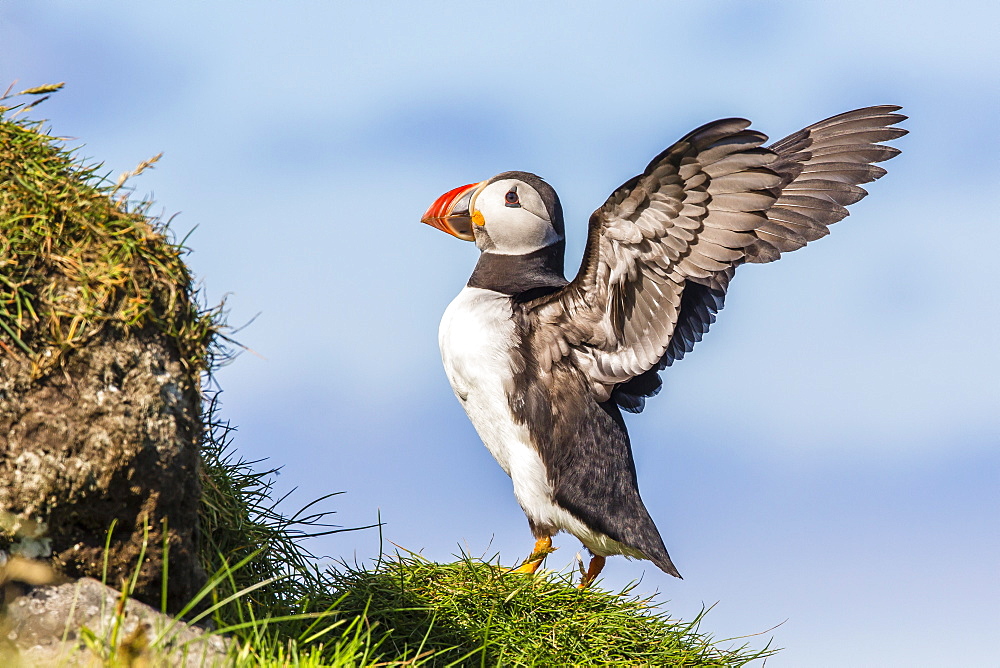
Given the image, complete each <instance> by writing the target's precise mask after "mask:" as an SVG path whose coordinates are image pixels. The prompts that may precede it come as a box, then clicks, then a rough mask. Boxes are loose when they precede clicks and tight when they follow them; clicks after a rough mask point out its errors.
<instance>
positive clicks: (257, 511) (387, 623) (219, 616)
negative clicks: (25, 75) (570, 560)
mask: <svg viewBox="0 0 1000 668" xmlns="http://www.w3.org/2000/svg"><path fill="white" fill-rule="evenodd" d="M56 89H58V86H49V87H40V88H37V89H33V90H29V91H24V94H25V95H27V96H29V98H30V96H32V95H35V96H41V95H44V94H47V93H50V92H52V91H54V90H56ZM8 92H9V91H8ZM15 98H16V96H10V95H4V96H2V97H0V367H2V366H3V364H4V363H5V360H6V361H7V362H11V361H14V362H16V366H17V368H23V369H28V370H29V373H28V376H29V377H37V376H39V375H41V374H44V373H46V372H48V371H51V370H52V369H53V368H54V367H55V365H57V364H59V363H60V360H61V359H63V358H65V357H67V356H68V353H69V352H71V351H73V350H75V349H79V348H81V347H83V346H86V345H87V344H88V342H89V341H91V340H92V339H94V338H96V337H98V336H107V335H109V333H111V334H114V333H116V332H117V333H127V332H129V331H132V330H143V329H146V328H153V329H155V330H156V331H158V332H161V333H163V334H165V335H167V336H168V337H169V339H170V340H171V341H173V344H174V345H175V346H176V347H177V350H178V351H179V352H180V353H181V357H182V359H183V360H184V361H185V363H186V364H187V365H188V368H189V369H190V370H191V371H192V372H194V373H196V374H203V377H204V378H206V379H207V378H208V375H209V374H210V373H211V371H212V369H213V368H214V366H215V365H216V364H217V363H218V362H219V361H220V360H224V359H226V357H227V355H226V351H225V349H224V348H223V347H221V345H220V344H225V343H226V342H227V341H228V340H227V339H226V338H225V337H224V336H223V335H222V334H221V333H220V332H221V330H222V329H223V327H224V325H223V323H222V315H221V314H222V311H221V308H206V307H204V306H203V305H201V303H200V300H199V297H198V295H197V293H196V291H195V289H194V287H193V284H192V278H191V275H190V272H189V270H188V269H187V267H186V265H185V264H184V262H183V255H184V253H185V249H184V248H183V247H182V244H178V243H175V242H174V241H173V240H172V238H171V237H170V234H169V230H168V229H167V226H166V224H165V223H164V222H163V221H161V220H159V219H157V218H156V217H153V216H150V215H149V211H150V208H151V203H150V202H147V201H140V202H138V203H133V202H131V201H130V200H129V194H130V190H129V188H128V187H127V186H126V177H128V176H130V175H135V174H138V173H139V172H141V171H142V170H143V169H145V168H148V167H149V166H150V165H151V164H153V162H155V160H151V161H148V162H147V163H144V164H143V165H140V166H139V167H138V168H137V169H136V170H134V171H133V172H132V173H131V174H127V175H123V178H121V179H118V180H117V181H115V182H112V181H111V180H109V179H108V178H107V177H106V176H104V175H102V174H101V173H100V170H101V167H100V166H99V165H96V166H95V165H89V164H86V163H85V162H83V161H81V160H80V159H78V158H77V157H76V156H75V155H74V153H73V152H72V151H69V150H67V149H66V148H65V147H64V145H63V142H62V141H61V140H59V139H57V138H54V137H52V136H51V135H50V134H48V132H47V131H46V130H45V129H44V128H43V127H42V125H41V124H40V123H38V122H35V121H29V120H25V119H24V118H23V117H21V116H19V115H18V114H21V113H22V112H23V111H25V110H26V109H28V108H30V107H31V106H32V105H30V104H29V105H25V104H14V103H13V101H12V100H14V99H15ZM18 99H24V98H18ZM5 105H9V106H5ZM29 380H30V378H29ZM203 406H204V412H203V415H202V424H203V425H204V426H205V431H204V435H203V441H202V443H201V447H200V457H201V466H200V475H201V486H202V490H203V491H202V498H201V511H200V522H201V536H202V544H201V547H200V558H201V564H202V566H203V567H204V569H205V571H206V572H207V573H210V574H214V575H212V577H211V578H210V580H209V583H208V585H207V586H206V587H205V588H204V589H203V590H202V591H201V593H200V594H199V595H198V596H197V597H196V599H195V600H194V601H192V604H191V605H190V606H188V608H187V609H186V610H185V614H186V615H187V617H189V618H192V617H193V618H196V619H199V620H205V619H206V618H211V619H212V620H213V621H214V626H215V629H216V630H217V632H224V633H228V634H231V635H232V636H234V637H235V639H236V640H237V644H238V646H239V653H238V656H237V657H235V662H236V664H237V665H246V666H256V665H265V666H270V665H273V666H285V665H303V666H313V665H315V666H319V665H336V666H358V665H433V666H447V665H456V666H464V665H469V666H484V665H510V666H528V665H567V664H573V665H607V664H619V665H657V666H660V665H675V666H739V665H744V664H745V663H747V662H750V661H753V660H755V659H759V658H762V657H765V656H767V655H769V654H770V653H771V651H770V650H767V649H765V650H756V651H755V650H750V649H748V648H747V647H737V648H734V649H727V648H724V647H719V646H717V645H716V644H713V642H712V641H711V639H710V638H709V637H707V636H706V635H704V634H703V633H701V632H700V631H699V629H698V623H699V621H700V617H699V619H696V620H694V621H693V622H689V623H684V622H675V621H672V620H669V619H668V618H667V617H666V616H665V614H664V613H663V612H661V611H659V610H658V609H657V608H656V606H655V605H654V604H653V603H652V602H651V601H648V600H644V599H639V598H636V597H634V596H632V595H631V594H630V593H629V592H628V591H626V592H621V593H617V594H612V593H607V592H603V591H600V590H598V589H593V590H590V591H586V592H580V591H578V590H577V589H576V588H575V586H574V585H573V584H572V582H571V581H570V578H569V577H568V576H565V575H558V574H555V575H553V574H547V575H542V576H538V577H526V576H520V575H510V574H506V573H505V572H504V569H502V568H500V567H499V566H498V565H497V564H492V563H483V562H481V561H476V560H471V559H463V560H459V561H458V562H456V563H453V564H434V563H430V562H427V561H425V560H423V559H420V558H416V557H412V556H410V557H402V558H395V559H392V560H389V561H387V562H380V563H379V565H378V566H377V567H375V568H372V569H357V568H348V567H346V566H341V567H339V568H336V569H322V568H320V567H318V566H317V564H316V560H315V558H314V557H313V555H312V554H310V553H309V551H308V549H307V548H306V547H304V545H303V541H304V540H306V539H308V538H310V537H315V536H318V535H325V534H328V533H331V532H336V531H342V530H344V529H342V528H339V527H336V526H332V525H330V524H329V523H328V522H327V519H328V517H327V516H328V515H329V513H326V512H317V511H315V510H314V508H315V507H316V506H315V503H316V502H314V503H313V504H309V505H308V506H306V507H305V508H303V509H302V510H301V511H300V512H298V513H295V514H293V515H291V516H289V515H287V514H285V513H284V512H282V511H281V510H280V509H279V508H278V504H279V503H280V501H281V500H280V499H278V500H276V499H274V498H273V495H272V488H271V473H272V472H271V471H264V472H260V471H259V470H257V469H256V468H255V463H254V462H245V461H243V460H240V459H239V458H238V457H237V456H236V455H235V454H234V451H233V449H232V447H231V438H232V435H233V431H232V429H231V428H230V427H229V425H228V424H227V423H226V422H225V421H224V420H222V419H221V418H220V417H219V413H218V408H219V405H218V402H217V401H216V397H213V396H208V397H207V398H205V399H204V400H203ZM319 501H323V500H322V499H321V500H319ZM165 579H166V580H167V582H168V583H169V578H165ZM722 644H723V645H724V644H725V643H722Z"/></svg>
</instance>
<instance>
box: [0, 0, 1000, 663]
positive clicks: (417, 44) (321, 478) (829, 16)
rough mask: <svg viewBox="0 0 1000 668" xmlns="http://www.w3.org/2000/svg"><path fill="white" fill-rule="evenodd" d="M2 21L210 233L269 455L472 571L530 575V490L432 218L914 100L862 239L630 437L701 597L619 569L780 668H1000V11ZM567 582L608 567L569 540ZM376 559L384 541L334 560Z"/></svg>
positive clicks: (42, 77) (230, 385) (779, 301)
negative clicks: (454, 203) (483, 440)
mask: <svg viewBox="0 0 1000 668" xmlns="http://www.w3.org/2000/svg"><path fill="white" fill-rule="evenodd" d="M372 4H373V3H334V2H282V3H278V2H272V3H267V2H242V3H228V2H219V3H193V2H174V3H165V2H161V3H125V2H88V3H85V4H84V3H77V2H70V1H69V0H67V1H64V2H49V1H36V2H30V3H29V2H5V3H2V4H0V82H4V84H6V83H7V82H9V81H12V80H15V79H17V80H19V82H20V84H21V85H22V87H28V86H34V85H38V84H42V83H49V82H55V81H66V82H67V86H66V89H65V90H63V91H61V92H59V93H58V94H57V95H55V96H54V97H53V98H52V99H51V100H49V101H48V102H46V103H45V104H44V105H43V106H42V107H40V108H39V109H38V112H37V114H36V115H37V116H40V117H45V118H47V119H49V122H50V124H51V127H52V129H53V131H54V132H55V133H57V134H60V135H63V136H67V137H71V138H73V139H72V140H71V143H73V144H74V145H81V144H82V145H83V148H82V149H81V152H82V154H83V155H86V156H90V157H93V158H94V159H96V160H100V161H103V162H104V163H105V165H106V167H107V170H108V172H110V173H112V174H117V173H119V172H121V171H124V170H127V169H130V168H132V167H134V166H135V165H136V164H137V163H139V162H140V161H141V160H143V159H145V158H148V157H150V156H152V155H154V154H156V153H158V152H160V151H163V152H164V158H163V160H162V161H161V162H160V163H159V164H158V165H157V166H156V168H155V170H153V171H151V172H148V173H147V174H144V175H143V176H141V177H140V178H139V179H138V180H137V181H136V184H135V185H136V187H137V189H138V191H139V194H145V193H150V194H152V195H153V196H155V198H156V200H157V202H158V207H159V208H158V209H157V210H158V211H162V212H163V213H164V214H165V215H168V216H169V215H173V214H174V213H179V215H178V216H177V217H176V218H175V221H174V224H173V226H174V229H175V230H176V232H177V234H178V236H183V235H184V234H185V233H187V232H188V231H189V230H190V229H191V228H194V227H196V226H197V229H196V230H195V231H194V233H193V234H192V235H191V236H190V238H189V245H190V246H191V247H192V248H193V249H194V252H193V253H192V254H191V256H190V263H191V266H192V268H193V270H194V271H195V273H196V274H197V276H198V278H199V279H200V280H201V281H203V285H204V289H205V292H206V294H207V295H208V297H209V299H210V300H212V301H217V300H219V299H221V298H222V297H223V295H226V294H228V295H229V300H228V304H229V307H230V310H231V316H230V319H231V322H232V323H233V324H237V325H238V324H242V323H245V322H246V321H248V320H250V319H251V318H252V317H253V316H254V315H255V314H257V313H260V317H259V318H257V320H256V321H254V322H253V324H252V325H251V326H249V327H248V328H246V329H244V330H243V331H242V332H241V333H240V335H239V337H240V339H241V340H242V341H243V342H244V343H245V344H247V345H248V346H250V347H252V348H253V349H254V350H256V351H258V352H260V354H261V355H262V356H263V357H264V359H260V358H258V357H255V356H252V355H243V356H242V357H240V358H239V359H238V360H237V361H236V362H235V363H233V364H232V365H231V366H229V367H227V368H225V369H224V370H222V371H221V372H220V373H219V381H220V383H221V385H222V387H223V388H224V390H225V392H224V395H223V398H224V413H225V416H226V417H228V418H229V419H230V420H231V421H232V422H233V424H235V425H237V426H238V427H239V433H238V434H237V437H236V444H237V447H238V449H239V451H240V453H241V454H242V455H243V456H244V457H246V458H248V459H258V458H262V457H266V458H268V463H269V464H272V465H281V466H283V467H284V471H283V473H282V474H281V476H280V477H279V479H278V486H279V488H280V489H282V490H288V489H291V488H293V487H297V488H298V491H297V492H296V494H295V495H294V496H293V501H296V500H297V501H298V502H301V503H305V502H307V501H309V500H311V499H312V498H315V497H317V496H319V495H322V494H325V493H328V492H331V491H344V492H346V494H344V495H341V496H338V497H336V498H335V499H334V500H333V501H332V502H331V503H332V505H333V507H334V508H336V510H337V511H338V515H337V517H338V521H340V522H342V523H343V524H344V525H346V526H358V525H362V524H368V523H371V522H372V521H374V520H375V518H376V515H377V513H379V512H381V517H382V519H383V520H384V521H385V522H386V526H385V527H384V531H383V535H384V538H385V539H386V540H390V541H393V542H395V543H398V544H399V545H402V546H404V547H406V548H408V549H411V550H416V551H422V552H423V553H424V554H426V555H427V556H429V557H431V558H434V559H448V558H450V555H452V554H454V553H456V552H457V551H458V550H459V549H465V550H468V551H470V552H471V553H473V554H484V555H487V556H489V555H493V554H495V553H496V552H499V553H500V555H501V558H502V560H503V561H504V562H505V563H514V562H516V561H517V560H518V559H520V558H522V557H523V556H525V554H526V553H527V551H528V550H529V549H530V546H531V543H532V540H531V537H530V534H529V533H528V530H527V526H526V522H525V520H524V517H523V514H522V513H521V511H520V509H519V508H518V507H517V504H516V502H515V501H514V498H513V495H512V493H511V490H510V481H509V479H507V478H506V476H505V475H504V474H503V472H502V471H501V470H500V468H499V467H498V466H497V465H496V464H495V463H494V462H493V461H492V459H491V458H490V456H489V454H488V453H487V452H486V450H485V448H483V447H482V445H481V444H480V442H479V440H478V438H477V437H476V435H475V433H474V431H473V430H472V427H471V426H470V425H469V424H468V421H467V419H466V418H465V416H464V414H463V413H462V410H461V408H460V407H459V406H458V404H457V402H456V401H455V399H454V397H453V396H452V393H451V390H450V388H449V387H448V384H447V380H446V379H445V377H444V373H443V371H442V370H441V365H440V359H439V357H438V350H437V323H438V321H439V319H440V315H441V313H442V312H443V310H444V308H445V306H446V305H447V304H448V302H449V301H450V300H451V298H452V297H453V296H454V295H455V294H456V293H457V292H458V291H459V289H460V288H461V286H462V285H463V284H464V282H465V280H466V279H467V277H468V274H469V273H470V272H471V269H472V267H473V265H474V263H475V260H476V252H475V249H474V248H473V247H472V245H471V244H464V243H461V242H458V241H457V240H454V239H452V238H450V237H447V236H446V235H443V234H441V233H439V232H437V231H435V230H433V229H431V228H430V227H427V226H424V225H420V224H419V223H418V220H419V217H420V215H421V213H422V212H423V211H424V210H425V209H426V207H427V206H428V205H429V204H430V203H431V202H432V201H433V200H434V199H435V198H436V197H437V196H438V195H440V194H441V193H443V192H445V191H446V190H449V189H451V188H453V187H455V186H458V185H462V184H465V183H470V182H473V181H478V180H481V179H484V178H488V177H489V176H491V175H493V174H495V173H498V172H501V171H505V170H508V169H521V170H528V171H533V172H536V173H538V174H540V175H542V176H543V177H544V178H546V179H547V180H548V181H549V182H550V183H552V184H553V186H554V187H555V188H556V189H557V190H558V191H559V193H560V196H561V198H562V200H563V205H564V208H565V211H566V219H567V229H568V234H569V235H570V237H571V239H570V242H569V251H568V252H569V258H570V259H569V260H568V265H569V266H571V267H573V268H574V269H575V266H576V264H577V263H578V261H579V260H578V258H579V255H580V253H581V251H582V247H583V242H584V236H585V229H586V220H587V217H588V215H589V213H590V211H592V210H593V209H594V208H596V207H597V206H599V205H600V204H601V203H602V202H603V201H604V199H605V197H606V196H607V195H608V194H609V193H610V192H611V191H612V190H613V189H614V188H615V187H616V186H618V185H619V184H620V183H622V182H623V181H625V180H626V179H627V178H629V177H630V176H632V175H633V174H635V173H636V172H638V171H639V170H641V169H642V168H643V167H644V166H645V164H646V162H647V161H648V160H649V158H651V157H652V156H653V155H655V154H656V153H658V152H659V151H660V150H662V149H663V148H665V147H666V146H667V145H669V144H670V143H671V142H673V141H674V140H676V139H677V138H679V137H680V136H682V135H683V134H685V133H686V132H687V131H689V130H691V129H693V128H694V127H696V126H697V125H700V124H702V123H704V122H706V121H709V120H712V119H715V118H720V117H725V116H744V117H747V118H750V119H752V120H753V121H754V127H756V128H757V129H759V130H762V131H764V132H766V133H768V134H769V135H770V136H771V137H772V138H773V139H778V138H780V137H781V136H784V135H785V134H788V133H790V132H792V131H794V130H797V129H799V128H800V127H802V126H804V125H807V124H809V123H811V122H814V121H817V120H819V119H821V118H825V117H827V116H830V115H833V114H835V113H839V112H841V111H845V110H848V109H852V108H855V107H860V106H865V105H869V104H890V103H891V104H901V105H903V106H904V113H907V114H908V115H910V117H911V118H910V120H909V121H907V122H906V124H905V126H906V127H907V128H908V129H909V130H910V131H911V134H910V135H908V136H907V137H905V138H903V139H901V140H899V141H898V142H897V143H896V144H897V145H898V146H899V147H901V148H902V149H903V154H902V155H901V156H899V157H898V158H896V159H894V160H892V161H891V162H890V163H887V165H886V166H887V168H888V169H889V174H888V176H886V177H885V178H884V179H883V180H881V181H879V182H877V183H875V184H872V186H871V188H870V189H869V190H870V192H871V193H872V194H871V196H870V197H869V198H868V199H865V200H864V201H863V202H860V203H859V204H857V205H855V206H853V207H852V215H851V216H850V217H849V218H847V219H846V220H845V221H843V222H842V223H839V224H838V225H837V226H836V227H835V228H834V230H833V234H831V235H830V237H828V238H825V239H823V240H821V241H820V242H818V243H816V244H813V245H810V246H809V247H808V248H807V249H804V250H802V251H799V252H796V253H794V254H792V255H790V256H787V257H785V258H783V259H782V260H781V261H780V262H778V263H777V264H773V265H766V266H751V267H746V268H744V269H742V270H741V271H740V273H739V275H738V277H737V279H736V280H735V281H734V283H733V286H732V289H731V290H730V295H729V299H728V302H727V307H726V309H725V311H723V313H722V314H721V316H720V319H719V322H718V323H717V324H716V326H715V327H714V328H713V330H712V332H711V333H710V334H709V335H708V337H707V339H706V340H705V341H703V342H702V343H700V344H699V345H698V347H697V348H696V349H695V351H694V352H693V353H692V354H691V355H690V356H688V357H687V358H686V359H685V360H684V361H683V362H682V363H680V364H678V365H677V366H676V367H674V368H672V369H670V370H669V372H668V373H667V374H666V378H665V384H666V387H665V390H664V391H663V392H662V393H661V395H660V396H659V397H657V398H656V400H654V401H651V402H650V403H649V405H648V407H647V409H646V412H644V413H643V414H642V415H640V416H637V417H634V418H632V419H630V421H629V424H630V429H631V431H632V434H633V442H634V445H635V450H636V460H637V463H638V466H639V479H640V486H641V488H642V490H643V495H644V498H645V499H646V503H647V505H648V506H649V508H650V511H651V513H652V515H653V516H654V518H655V519H656V520H657V522H658V524H659V526H660V528H661V531H662V533H663V534H664V538H665V540H666V542H667V545H668V548H669V549H670V552H671V555H672V556H673V557H674V561H675V562H676V563H677V565H678V567H679V568H680V570H681V572H682V573H683V574H684V575H685V580H683V581H677V580H674V579H673V578H669V577H668V576H665V575H664V574H662V573H659V572H658V571H656V570H655V569H654V568H652V567H647V565H646V564H644V563H636V562H626V561H625V560H622V559H617V560H612V561H611V562H610V563H609V565H608V568H607V571H606V580H605V582H606V584H607V585H608V586H621V585H624V584H625V583H627V582H629V581H630V580H633V579H639V578H641V583H640V585H639V591H641V592H647V593H652V592H654V591H659V592H661V598H663V599H668V600H670V603H669V605H668V607H669V609H670V610H671V611H672V612H673V613H674V614H676V615H678V616H682V617H691V616H692V615H693V614H695V613H696V612H697V611H698V610H699V609H700V607H701V605H702V604H703V603H704V604H709V605H710V604H713V603H715V604H716V607H715V608H714V610H713V611H712V613H711V614H710V615H709V617H708V618H707V620H706V622H705V628H706V630H708V631H711V632H713V633H714V634H715V635H716V636H717V637H732V636H741V635H746V634H751V633H758V632H763V631H765V630H767V629H769V628H770V627H772V626H774V625H775V624H779V623H781V622H784V623H783V624H782V625H781V626H780V627H779V628H777V629H776V630H774V631H773V632H770V633H768V634H766V635H765V636H763V637H761V638H757V639H756V642H759V643H761V644H763V642H764V638H766V637H769V636H771V635H773V637H774V642H775V644H776V645H778V646H783V647H786V648H787V649H786V651H785V652H783V653H782V654H781V655H779V656H778V657H776V658H775V659H772V660H771V661H769V662H768V665H769V666H777V667H779V668H780V667H782V666H802V665H808V666H844V665H852V666H855V665H862V666H886V665H901V666H904V665H905V666H940V665H963V666H987V665H996V663H997V661H998V660H1000V655H998V651H997V649H996V643H995V632H996V628H997V627H998V623H1000V575H998V571H997V564H998V563H1000V531H998V529H1000V517H998V503H997V501H998V498H997V497H998V493H997V488H998V482H1000V475H998V473H1000V453H998V450H997V447H996V446H997V441H998V435H1000V424H998V422H1000V417H998V416H1000V410H998V408H1000V388H998V381H997V378H998V373H1000V353H998V352H997V346H996V340H997V337H996V331H997V330H998V328H1000V309H998V303H997V296H996V291H995V290H994V289H993V286H994V284H995V282H996V279H995V274H996V265H997V260H996V258H995V249H994V248H993V246H994V245H995V241H996V239H997V229H998V228H997V217H996V214H995V213H992V211H991V210H992V209H993V208H994V207H995V203H996V201H997V198H998V195H1000V158H998V155H1000V133H998V132H997V122H998V120H1000V97H998V95H997V91H998V90H1000V86H998V84H1000V81H998V78H1000V76H998V74H997V72H998V68H1000V46H998V42H997V40H996V38H995V30H996V26H997V25H998V24H1000V9H998V6H997V5H996V4H995V3H987V2H966V3H931V2H856V1H840V2H837V3H802V2H771V3H754V2H748V1H744V2H736V1H731V2H703V3H683V4H682V3H676V2H662V3H630V2H622V3H613V4H612V3H607V4H598V3H590V2H583V3H568V2H552V3H546V4H545V5H544V6H541V4H540V3H519V2H513V3H502V4H501V3H496V4H493V5H491V6H489V7H477V6H475V5H470V4H469V3H465V4H461V5H460V4H458V3H434V2H427V3H421V4H419V5H406V4H402V3H382V4H380V5H379V6H378V7H372V6H371V5H372ZM557 545H559V546H560V550H559V551H558V552H557V553H556V554H555V555H554V556H553V557H552V558H550V561H549V565H550V566H551V567H554V568H563V567H565V566H567V565H569V564H571V563H572V561H573V558H574V555H575V553H576V551H577V550H578V549H579V546H578V544H577V543H576V541H575V540H574V539H572V537H567V536H563V537H561V538H559V539H557ZM313 547H314V548H315V549H316V550H317V551H318V552H320V553H322V554H324V555H329V556H331V557H334V558H344V559H348V560H355V559H356V560H358V561H370V560H372V559H374V558H375V556H376V555H377V552H378V549H379V538H378V535H377V534H376V533H375V532H372V531H369V532H357V533H349V534H342V535H339V536H333V537H331V538H329V539H326V540H324V541H322V542H320V543H318V544H316V545H314V546H313Z"/></svg>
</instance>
